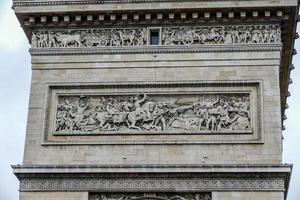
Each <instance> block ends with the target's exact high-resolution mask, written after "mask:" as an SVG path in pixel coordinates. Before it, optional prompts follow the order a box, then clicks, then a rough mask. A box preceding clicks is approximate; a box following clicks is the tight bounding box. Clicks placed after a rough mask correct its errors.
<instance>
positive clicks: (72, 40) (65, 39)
mask: <svg viewBox="0 0 300 200" xmlns="http://www.w3.org/2000/svg"><path fill="white" fill-rule="evenodd" d="M55 38H56V40H57V41H58V42H60V43H61V45H62V46H63V47H67V46H68V45H69V44H75V45H76V46H78V47H80V45H81V41H80V38H81V37H80V35H79V34H74V35H69V34H61V33H57V35H56V36H55Z"/></svg>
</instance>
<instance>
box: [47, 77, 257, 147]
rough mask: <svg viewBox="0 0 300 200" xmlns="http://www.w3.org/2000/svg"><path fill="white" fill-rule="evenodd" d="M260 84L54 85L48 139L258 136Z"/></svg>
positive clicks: (193, 139)
mask: <svg viewBox="0 0 300 200" xmlns="http://www.w3.org/2000/svg"><path fill="white" fill-rule="evenodd" d="M258 89H259V88H258V84H257V83H255V84H253V83H251V84H243V85H239V84H234V85H232V84H226V83H225V84H191V85H190V86H188V85H185V84H181V85H180V84H173V85H171V84H170V85H168V84H166V85H156V84H153V85H151V84H150V85H144V86H143V84H137V85H135V84H133V85H130V84H128V85H114V86H107V85H105V84H104V85H98V86H95V85H90V86H89V85H85V86H50V88H49V100H48V110H49V112H48V115H47V119H46V121H47V123H46V125H47V126H46V129H47V130H46V137H45V138H46V140H48V139H49V138H50V139H51V138H52V140H56V139H60V140H61V139H62V138H63V139H62V140H63V141H64V142H66V141H68V140H69V139H70V140H72V141H74V140H75V141H76V140H77V141H84V140H86V139H88V140H91V139H90V138H94V140H92V141H93V142H95V141H104V140H105V141H107V139H109V141H110V140H116V141H117V137H116V136H118V137H120V138H119V139H122V141H124V138H126V139H128V140H130V139H133V140H134V142H137V141H144V142H146V141H147V140H148V138H151V140H153V139H155V140H156V141H159V138H160V137H161V139H163V140H164V141H168V140H172V141H174V139H176V137H177V138H178V139H179V138H180V135H181V136H186V135H190V137H189V138H188V139H187V138H186V137H185V138H184V139H185V142H186V141H188V140H189V139H191V140H190V141H189V142H195V139H196V138H198V139H197V140H199V139H200V140H204V141H206V140H207V139H209V138H211V139H212V140H213V141H217V140H215V138H216V137H217V138H218V139H222V140H224V139H227V140H228V141H230V140H231V139H230V138H235V139H236V138H238V137H233V136H234V135H237V136H238V135H244V136H242V137H241V138H251V139H253V137H256V139H258V138H259V137H260V136H259V135H260V130H261V129H260V127H259V124H258V118H260V117H261V116H260V113H259V112H258V110H259V106H260V103H259V102H260V101H259V99H258V98H259V95H258ZM147 135H148V136H149V137H148V138H147ZM151 135H156V136H157V137H155V138H154V137H153V136H151ZM247 135H248V136H247ZM112 136H114V137H112ZM193 136H195V137H194V138H193ZM199 136H200V137H199ZM219 136H221V137H219ZM110 138H111V139H110ZM112 138H113V139H112ZM138 138H139V139H138ZM181 141H182V140H181ZM175 142H176V140H175Z"/></svg>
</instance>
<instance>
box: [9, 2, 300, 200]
mask: <svg viewBox="0 0 300 200" xmlns="http://www.w3.org/2000/svg"><path fill="white" fill-rule="evenodd" d="M13 9H14V11H15V13H16V16H17V17H18V20H19V21H20V23H21V26H22V27H23V29H24V32H25V34H26V35H27V37H28V40H29V43H30V44H31V48H30V54H31V58H32V84H31V94H30V105H29V114H28V124H27V134H26V144H25V151H24V161H23V164H22V165H14V166H13V170H14V173H15V175H16V176H17V177H18V179H19V180H20V200H40V199H43V200H229V199H230V200H235V199H245V200H256V199H268V200H284V199H286V197H287V191H288V187H289V179H290V174H291V169H292V166H291V165H289V164H282V129H283V120H284V119H285V114H284V113H285V108H286V98H287V97H288V96H289V92H288V85H289V84H290V83H291V80H290V78H289V76H290V71H291V70H292V69H293V65H292V56H293V55H294V54H295V53H296V51H295V50H294V49H293V45H294V39H296V38H297V37H298V34H297V33H296V32H295V31H296V22H297V20H298V15H297V13H298V2H297V1H296V0H289V1H286V0H278V1H269V0H259V1H258V0H253V1H235V0H222V1H208V0H207V1H206V0H191V1H180V0H147V1H146V0H126V1H125V0H124V1H121V0H64V1H58V0H13Z"/></svg>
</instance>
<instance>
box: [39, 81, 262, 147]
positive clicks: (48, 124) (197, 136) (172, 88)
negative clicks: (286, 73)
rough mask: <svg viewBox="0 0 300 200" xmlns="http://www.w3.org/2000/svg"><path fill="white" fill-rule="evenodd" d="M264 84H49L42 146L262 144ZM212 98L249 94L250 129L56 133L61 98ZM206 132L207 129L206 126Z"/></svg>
mask: <svg viewBox="0 0 300 200" xmlns="http://www.w3.org/2000/svg"><path fill="white" fill-rule="evenodd" d="M261 90H262V82H261V81H260V80H255V81H246V82H245V81H243V82H232V81H231V82H228V81H221V82H219V81H217V82H199V81H195V82H179V83H178V82H127V83H76V84H74V83H65V84H52V83H51V84H49V85H48V96H47V103H46V108H47V112H46V117H45V118H46V120H45V124H44V137H43V141H42V144H43V145H72V144H205V143H208V144H209V143H216V144H217V143H230V144H235V143H237V144H239V143H262V142H263V121H262V120H263V116H262V113H263V112H262V109H261V108H262V95H261V94H262V92H261ZM141 93H145V94H148V95H150V96H151V95H170V94H173V95H174V94H176V95H181V96H182V95H190V94H196V95H199V94H200V95H203V94H205V95H212V94H218V95H220V94H224V95H228V94H230V95H232V94H237V95H240V94H246V95H249V98H250V104H251V106H250V113H251V114H250V115H251V119H250V121H251V129H248V130H240V131H239V130H234V131H205V130H202V131H194V132H193V131H192V132H189V131H174V130H173V131H166V132H164V131H150V132H147V131H146V132H145V131H138V130H135V129H132V131H127V132H122V131H121V132H118V131H108V132H105V131H102V132H101V131H100V132H99V133H92V134H90V133H87V134H84V133H81V134H78V132H77V133H74V134H57V133H55V124H56V122H55V120H56V109H57V103H58V101H57V99H58V98H59V97H62V96H64V97H68V96H71V97H78V98H79V97H80V96H87V97H89V96H96V97H99V96H101V97H103V96H109V95H119V96H120V95H125V96H126V95H131V96H135V95H138V94H141ZM204 129H205V127H204Z"/></svg>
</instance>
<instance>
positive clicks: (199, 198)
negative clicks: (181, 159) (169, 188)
mask: <svg viewBox="0 0 300 200" xmlns="http://www.w3.org/2000/svg"><path fill="white" fill-rule="evenodd" d="M89 200H211V193H196V194H194V193H185V194H177V193H174V194H173V193H157V194H156V193H149V194H147V193H145V194H143V193H124V194H122V193H115V194H114V193H90V194H89Z"/></svg>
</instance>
